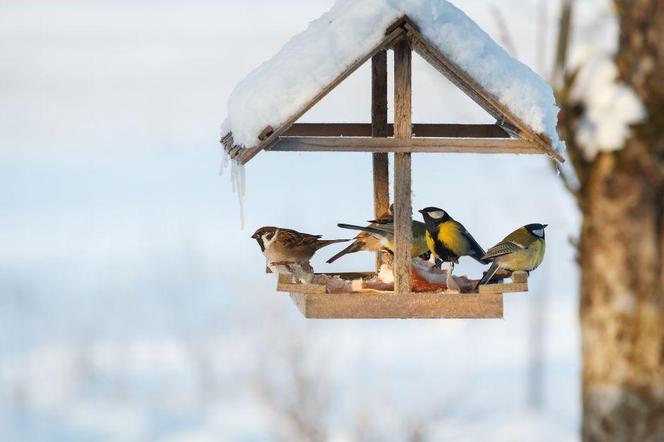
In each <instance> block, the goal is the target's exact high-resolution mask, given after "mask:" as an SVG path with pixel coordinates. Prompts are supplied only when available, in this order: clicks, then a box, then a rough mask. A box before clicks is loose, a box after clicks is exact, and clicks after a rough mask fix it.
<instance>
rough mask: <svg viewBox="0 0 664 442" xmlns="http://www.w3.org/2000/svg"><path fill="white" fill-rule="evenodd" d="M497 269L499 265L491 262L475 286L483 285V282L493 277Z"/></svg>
mask: <svg viewBox="0 0 664 442" xmlns="http://www.w3.org/2000/svg"><path fill="white" fill-rule="evenodd" d="M499 269H500V266H499V265H498V264H496V263H495V262H494V263H493V264H491V267H489V270H488V271H487V272H486V273H485V274H484V276H483V277H482V279H481V280H480V282H479V283H478V284H477V286H478V287H479V286H481V285H484V284H486V283H488V282H489V281H491V278H493V276H494V275H495V274H496V272H498V270H499Z"/></svg>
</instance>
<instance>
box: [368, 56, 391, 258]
mask: <svg viewBox="0 0 664 442" xmlns="http://www.w3.org/2000/svg"><path fill="white" fill-rule="evenodd" d="M371 136H372V137H374V138H386V137H387V136H388V125H387V51H386V50H382V51H379V52H378V53H377V54H376V55H374V56H373V58H372V59H371ZM373 191H374V216H375V217H376V219H378V217H380V216H383V215H385V213H386V212H387V211H388V209H389V207H390V175H389V160H388V154H387V153H374V154H373ZM381 255H382V254H381V253H380V252H379V253H377V254H376V271H379V270H380V266H381V264H382V259H381Z"/></svg>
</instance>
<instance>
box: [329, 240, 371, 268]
mask: <svg viewBox="0 0 664 442" xmlns="http://www.w3.org/2000/svg"><path fill="white" fill-rule="evenodd" d="M362 247H364V242H363V241H355V242H354V243H353V244H351V245H349V246H348V247H346V248H345V249H343V250H342V251H341V252H339V253H337V254H336V255H334V256H333V257H332V258H330V259H328V260H327V263H328V264H332V263H333V262H334V261H336V260H337V259H339V258H341V257H342V256H344V255H348V254H349V253H355V252H359V251H361V250H362Z"/></svg>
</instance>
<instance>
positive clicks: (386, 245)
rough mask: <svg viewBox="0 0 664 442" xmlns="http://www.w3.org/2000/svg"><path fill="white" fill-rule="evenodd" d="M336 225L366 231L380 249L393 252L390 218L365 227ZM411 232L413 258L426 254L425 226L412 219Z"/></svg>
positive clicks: (392, 223) (392, 229) (392, 231)
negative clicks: (375, 240) (377, 243)
mask: <svg viewBox="0 0 664 442" xmlns="http://www.w3.org/2000/svg"><path fill="white" fill-rule="evenodd" d="M337 226H339V227H341V228H342V229H350V230H359V231H361V232H366V233H368V234H370V235H371V236H373V237H374V238H375V239H377V240H378V241H379V242H380V245H381V250H387V251H389V252H392V253H394V222H393V221H392V220H390V221H389V222H381V221H380V220H377V221H374V222H373V223H372V225H370V226H367V227H362V226H355V225H352V224H337ZM411 232H412V235H413V242H412V247H411V256H412V257H413V258H415V257H417V256H421V255H424V254H426V253H427V252H428V251H429V248H428V247H427V243H426V239H425V233H426V228H425V227H424V224H423V223H421V222H419V221H413V223H412V224H411Z"/></svg>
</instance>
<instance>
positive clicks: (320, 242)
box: [316, 239, 350, 250]
mask: <svg viewBox="0 0 664 442" xmlns="http://www.w3.org/2000/svg"><path fill="white" fill-rule="evenodd" d="M348 241H350V239H320V240H318V242H316V250H318V249H322V248H323V247H327V246H331V245H332V244H337V243H340V242H348Z"/></svg>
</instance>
